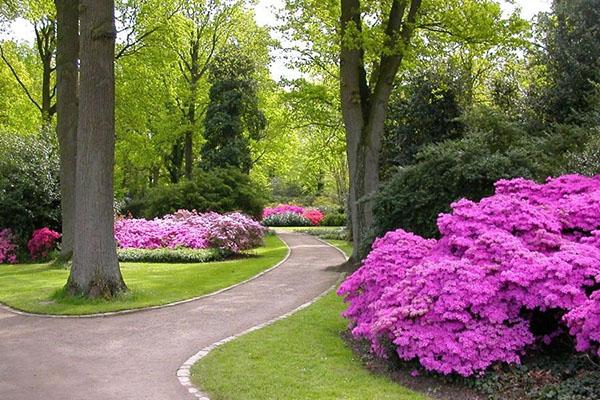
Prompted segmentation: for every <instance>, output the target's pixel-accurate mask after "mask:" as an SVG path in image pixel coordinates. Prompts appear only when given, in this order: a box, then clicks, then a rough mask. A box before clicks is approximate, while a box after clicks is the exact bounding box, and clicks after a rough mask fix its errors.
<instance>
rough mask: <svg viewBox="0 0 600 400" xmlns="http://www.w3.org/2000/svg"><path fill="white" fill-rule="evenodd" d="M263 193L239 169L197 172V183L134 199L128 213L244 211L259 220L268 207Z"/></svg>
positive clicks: (184, 183) (160, 189)
mask: <svg viewBox="0 0 600 400" xmlns="http://www.w3.org/2000/svg"><path fill="white" fill-rule="evenodd" d="M264 204H265V199H264V197H263V195H262V190H261V188H260V187H258V186H257V185H256V184H255V183H253V182H252V181H251V180H250V178H249V177H248V175H246V174H244V173H242V172H241V171H239V170H238V169H235V168H218V169H214V170H211V171H196V173H195V174H194V179H193V180H190V181H188V180H183V181H181V182H179V183H176V184H170V185H164V186H157V187H155V188H152V189H150V190H148V192H147V193H146V196H145V197H143V198H141V199H136V200H134V201H133V202H132V203H131V204H130V206H129V209H128V211H129V212H131V213H132V214H134V215H142V216H144V217H145V218H155V217H161V216H163V215H166V214H171V213H173V212H175V211H177V210H179V209H186V210H196V211H198V212H205V211H215V212H219V213H224V212H230V211H242V212H244V213H246V214H248V215H251V216H254V217H259V216H260V215H261V213H262V210H263V208H264Z"/></svg>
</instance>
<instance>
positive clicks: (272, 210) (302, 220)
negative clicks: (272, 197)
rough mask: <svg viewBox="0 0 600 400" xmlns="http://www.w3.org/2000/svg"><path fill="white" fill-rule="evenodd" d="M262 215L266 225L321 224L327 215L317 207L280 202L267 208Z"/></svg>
mask: <svg viewBox="0 0 600 400" xmlns="http://www.w3.org/2000/svg"><path fill="white" fill-rule="evenodd" d="M262 217H263V225H266V226H308V225H319V224H320V223H321V221H323V219H324V218H325V215H324V214H323V213H322V212H321V211H319V210H317V209H315V208H304V207H300V206H295V205H291V204H279V205H278V206H276V207H267V208H265V209H264V210H263V214H262Z"/></svg>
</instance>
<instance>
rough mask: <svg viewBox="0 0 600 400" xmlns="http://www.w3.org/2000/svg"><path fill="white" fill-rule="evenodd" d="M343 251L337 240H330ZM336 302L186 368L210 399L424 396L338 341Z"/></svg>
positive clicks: (401, 399) (330, 298)
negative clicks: (372, 368)
mask: <svg viewBox="0 0 600 400" xmlns="http://www.w3.org/2000/svg"><path fill="white" fill-rule="evenodd" d="M332 244H335V245H339V246H340V247H341V248H342V249H343V250H344V251H346V252H348V251H350V250H351V248H350V245H349V244H348V243H347V242H343V241H332ZM344 308H345V307H344V304H343V303H342V300H341V299H340V298H338V297H337V296H336V294H335V293H330V294H328V295H327V296H325V297H324V298H322V299H321V300H319V301H318V302H316V303H315V304H314V305H312V306H311V307H309V308H308V309H306V310H303V311H300V312H298V313H297V314H295V315H293V316H291V317H290V318H287V319H285V320H283V321H280V322H277V323H276V324H274V325H272V326H269V327H267V328H264V329H261V330H259V331H256V332H252V333H250V334H248V335H245V336H243V337H241V338H239V339H237V340H235V341H233V342H230V343H227V344H226V345H224V346H222V347H219V348H217V349H216V350H214V351H212V352H211V353H210V354H209V355H208V356H206V357H205V358H203V359H202V360H201V361H200V362H198V363H197V364H196V365H195V366H194V367H193V369H192V380H193V382H194V384H195V385H197V386H198V387H201V388H202V389H203V390H205V391H207V392H208V393H210V396H211V399H212V400H246V399H247V400H267V399H273V400H275V399H286V400H296V399H298V400H299V399H314V400H332V399H340V400H342V399H343V400H363V399H372V400H387V399H390V400H391V399H394V400H426V399H427V398H426V397H424V396H423V395H420V394H417V393H415V392H412V391H410V390H408V389H406V388H403V387H402V386H399V385H398V384H396V383H394V382H392V381H391V380H390V379H388V378H387V377H385V376H377V375H374V374H372V373H370V372H369V371H367V370H366V369H365V368H364V366H363V364H362V363H361V360H360V359H358V358H357V357H355V356H354V354H353V353H352V350H351V349H350V348H348V347H347V346H346V344H345V343H344V342H343V340H342V338H341V336H340V332H341V331H343V330H344V329H345V328H346V324H347V323H346V321H344V319H343V318H342V317H340V313H341V312H342V310H343V309H344Z"/></svg>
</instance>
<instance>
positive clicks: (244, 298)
mask: <svg viewBox="0 0 600 400" xmlns="http://www.w3.org/2000/svg"><path fill="white" fill-rule="evenodd" d="M279 237H280V238H281V239H282V240H284V241H285V242H286V243H287V244H288V246H289V247H290V248H291V254H290V257H289V258H288V259H287V261H285V262H284V263H283V264H282V265H281V266H280V267H278V268H276V269H274V270H273V271H271V272H269V273H267V274H265V275H263V276H261V277H259V278H257V279H255V280H253V281H251V282H248V283H246V284H243V285H241V286H238V287H235V288H233V289H231V290H229V291H226V292H223V293H220V294H217V295H215V296H212V297H207V298H203V299H200V300H196V301H192V302H190V303H186V304H181V305H177V306H173V307H168V308H163V309H154V310H147V311H142V312H139V313H134V314H125V315H117V316H110V317H102V318H91V319H81V318H80V319H76V318H72V319H71V318H70V319H64V318H63V319H56V318H54V319H52V318H43V317H31V316H22V315H16V314H13V313H11V312H9V311H6V310H2V309H0V399H2V400H38V399H39V400H42V399H43V400H84V399H85V400H112V399H118V400H126V399H127V400H129V399H131V400H133V399H136V400H137V399H152V400H178V399H190V398H194V396H191V395H190V393H188V391H187V389H186V388H184V387H183V386H181V384H180V383H179V381H178V379H177V376H176V372H177V369H178V368H179V367H180V366H181V365H182V364H183V363H184V362H185V361H186V360H187V359H188V358H189V357H190V356H192V355H193V354H195V353H196V352H197V351H198V350H199V349H201V348H203V347H206V346H209V345H210V344H212V343H215V342H217V341H219V340H221V339H224V338H226V337H228V336H232V335H235V334H238V333H240V332H242V331H244V330H246V329H248V328H251V327H253V326H255V325H258V324H261V323H263V322H266V321H269V320H271V319H273V318H276V317H278V316H280V315H283V314H285V313H287V312H289V311H290V310H293V309H295V308H296V307H298V306H300V305H302V304H304V303H306V302H307V301H310V300H311V299H313V298H315V297H317V296H318V295H319V294H321V293H322V292H324V291H325V290H327V289H328V288H329V287H330V286H331V285H333V284H334V283H335V282H336V280H337V279H338V278H339V276H340V275H339V273H338V272H335V271H333V270H332V269H330V268H328V267H330V266H335V265H338V264H341V263H342V262H344V257H343V255H342V254H341V253H340V252H339V251H338V250H337V249H335V248H333V247H331V246H328V245H326V244H324V243H323V242H321V241H319V240H317V239H315V238H312V237H310V236H306V235H301V234H297V233H290V232H281V233H280V234H279Z"/></svg>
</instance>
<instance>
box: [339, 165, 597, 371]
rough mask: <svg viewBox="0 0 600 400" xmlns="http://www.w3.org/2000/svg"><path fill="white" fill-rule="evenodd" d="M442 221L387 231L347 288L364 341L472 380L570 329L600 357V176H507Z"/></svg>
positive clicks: (355, 329)
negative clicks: (418, 229) (431, 226)
mask: <svg viewBox="0 0 600 400" xmlns="http://www.w3.org/2000/svg"><path fill="white" fill-rule="evenodd" d="M438 227H439V230H440V233H441V239H440V240H433V239H432V240H426V239H423V238H421V237H419V236H416V235H414V234H411V233H408V232H405V231H403V230H397V231H393V232H389V233H387V234H386V235H385V236H384V237H383V238H380V239H378V240H376V241H375V243H374V244H373V249H372V251H371V253H370V254H369V256H368V257H367V258H366V260H365V261H364V263H363V265H362V267H361V268H360V269H359V270H358V271H356V272H355V273H354V274H353V275H352V276H350V277H349V278H348V279H347V280H346V281H345V282H344V283H343V284H342V286H341V287H340V289H339V292H338V293H339V294H340V295H342V296H345V300H346V302H347V303H348V305H349V306H348V309H347V310H346V311H345V313H344V316H345V317H346V318H348V319H349V320H350V321H351V328H352V333H353V335H354V336H355V337H356V338H364V339H367V340H368V341H370V343H371V345H372V350H373V351H374V352H376V353H377V354H379V355H381V356H385V354H386V350H387V349H388V348H389V347H388V346H389V344H390V343H391V344H392V346H393V349H394V350H395V351H396V352H397V354H398V355H399V356H400V358H401V359H403V360H412V359H417V360H418V361H419V362H420V363H421V365H422V366H423V367H425V368H426V369H428V370H432V371H437V372H440V373H443V374H450V373H458V374H460V375H464V376H469V375H472V374H474V373H476V372H480V371H483V370H485V369H486V368H488V367H489V366H490V365H492V364H494V363H497V362H508V363H518V362H520V358H521V356H522V355H523V354H524V353H525V351H527V350H529V349H530V348H531V347H532V346H533V345H535V344H542V343H549V342H550V340H551V339H552V338H553V337H554V336H555V335H557V334H559V333H561V331H562V330H564V331H566V332H569V333H570V334H571V335H573V337H574V338H575V341H576V348H577V350H579V351H593V352H595V353H597V354H600V351H599V349H598V347H599V344H600V177H594V178H587V177H582V176H578V175H567V176H563V177H560V178H557V179H549V180H548V181H547V183H545V184H537V183H535V182H533V181H529V180H525V179H515V180H510V181H506V180H503V181H499V182H498V183H497V184H496V191H495V194H494V195H493V196H491V197H488V198H485V199H483V200H481V202H479V203H475V202H471V201H468V200H460V201H458V202H456V203H454V204H453V205H452V212H451V213H450V214H443V215H441V216H440V217H439V219H438ZM536 315H537V316H540V315H543V316H544V317H545V319H543V320H547V319H548V318H550V322H551V323H546V324H545V325H544V326H542V327H541V328H543V329H540V327H535V326H534V325H535V323H536V321H537V320H539V318H537V319H536V318H534V316H536ZM553 318H554V319H553ZM534 320H535V321H534ZM534 332H535V333H534Z"/></svg>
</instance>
